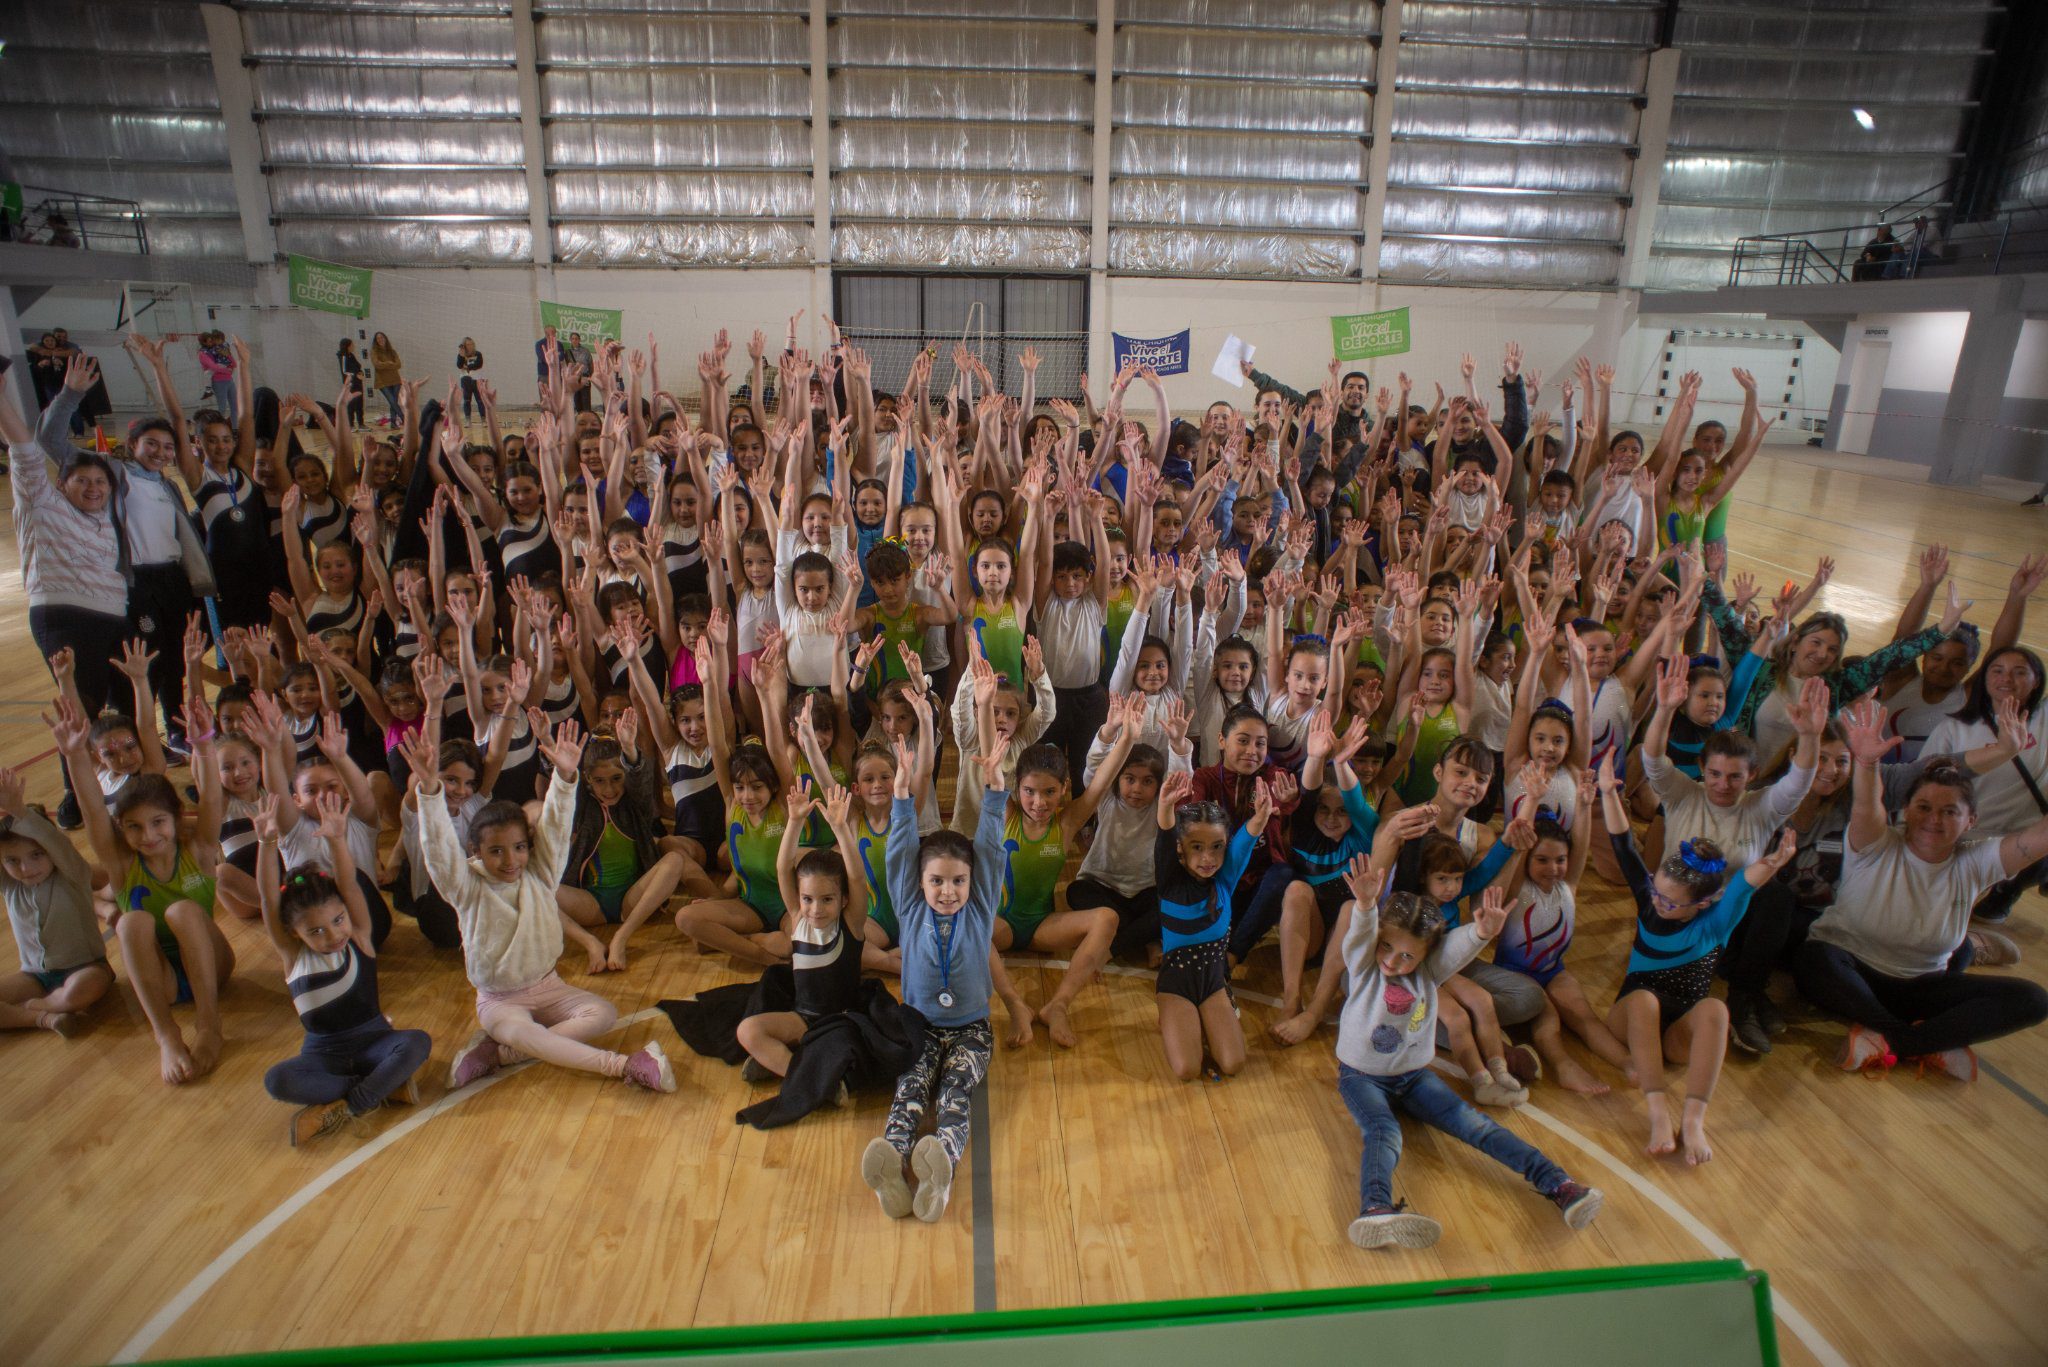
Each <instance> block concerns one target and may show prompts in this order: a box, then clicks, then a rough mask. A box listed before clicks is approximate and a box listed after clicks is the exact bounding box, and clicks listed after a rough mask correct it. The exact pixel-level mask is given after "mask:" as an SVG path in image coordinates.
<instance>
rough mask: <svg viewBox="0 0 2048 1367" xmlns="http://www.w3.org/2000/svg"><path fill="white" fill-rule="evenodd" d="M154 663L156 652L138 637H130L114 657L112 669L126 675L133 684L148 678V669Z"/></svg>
mask: <svg viewBox="0 0 2048 1367" xmlns="http://www.w3.org/2000/svg"><path fill="white" fill-rule="evenodd" d="M155 663H156V652H155V651H153V650H151V649H150V648H149V643H148V642H146V641H144V640H143V639H142V638H141V637H140V636H135V637H131V638H130V639H129V640H127V641H125V642H123V643H122V646H121V653H120V654H119V655H116V656H115V657H114V668H116V669H118V670H120V671H121V672H122V673H123V674H126V675H127V676H128V677H129V679H130V680H132V681H133V682H135V683H141V682H142V681H143V680H144V679H147V678H148V677H149V667H150V666H151V665H153V664H155Z"/></svg>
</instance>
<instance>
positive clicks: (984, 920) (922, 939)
mask: <svg viewBox="0 0 2048 1367" xmlns="http://www.w3.org/2000/svg"><path fill="white" fill-rule="evenodd" d="M1009 800H1010V795H1009V793H1007V792H1005V791H1004V790H1003V789H1000V788H990V789H989V790H987V791H986V792H984V793H983V794H982V795H981V820H980V822H979V824H978V825H977V826H976V827H975V831H974V881H973V884H972V886H971V888H970V890H969V893H968V897H967V905H965V906H963V907H962V908H960V910H959V911H957V912H955V913H954V914H952V915H951V916H941V915H939V914H938V913H937V912H935V911H933V910H932V907H931V903H929V902H927V901H925V900H924V885H923V880H922V879H921V878H920V877H919V876H918V873H919V869H918V859H917V847H918V846H919V844H921V843H922V840H923V837H922V836H921V835H920V834H919V833H918V829H917V804H916V803H914V802H912V801H911V800H910V799H909V798H904V797H899V798H897V799H895V800H894V801H893V802H892V803H891V804H890V807H889V869H888V877H889V900H890V901H891V902H893V903H894V904H895V907H896V922H897V925H898V927H899V928H900V930H901V932H902V933H901V935H900V936H899V937H898V938H899V940H900V941H901V944H902V946H903V1000H904V1002H905V1004H906V1005H909V1006H912V1007H914V1008H916V1009H917V1010H918V1011H920V1012H922V1013H923V1014H924V1018H925V1019H926V1020H928V1021H930V1022H931V1023H932V1024H933V1025H943V1026H962V1025H972V1024H974V1023H975V1022H976V1021H984V1020H987V1019H988V995H989V974H988V950H989V944H990V941H991V940H992V938H993V936H994V934H995V924H996V899H997V896H998V895H999V893H1000V892H1001V890H1002V884H1003V867H1004V865H1005V864H1006V863H1007V862H1008V856H1007V855H1006V854H1005V852H1004V850H1003V809H1004V806H1005V805H1006V804H1007V803H1008V802H1009ZM941 990H950V991H951V992H952V994H953V1006H952V1009H951V1010H947V1009H946V1008H945V1007H942V1006H940V1005H939V993H940V991H941Z"/></svg>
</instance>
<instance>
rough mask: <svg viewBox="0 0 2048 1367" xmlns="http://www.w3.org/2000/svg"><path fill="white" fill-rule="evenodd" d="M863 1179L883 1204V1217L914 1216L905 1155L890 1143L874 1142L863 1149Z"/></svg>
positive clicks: (882, 1140) (871, 1141)
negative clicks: (905, 1171)
mask: <svg viewBox="0 0 2048 1367" xmlns="http://www.w3.org/2000/svg"><path fill="white" fill-rule="evenodd" d="M860 1180H861V1181H863V1182H865V1183H867V1184H868V1189H869V1190H871V1191H873V1192H874V1193H875V1199H876V1200H877V1201H880V1202H881V1203H882V1214H884V1215H886V1216H888V1217H889V1218H890V1219H892V1220H900V1219H902V1218H903V1217H904V1216H906V1215H908V1214H910V1184H909V1183H908V1182H905V1181H904V1180H903V1155H902V1154H900V1153H898V1152H896V1150H895V1148H894V1146H892V1145H891V1144H890V1143H889V1141H888V1140H886V1139H882V1138H879V1137H877V1138H874V1139H870V1140H869V1141H868V1146H867V1148H865V1149H863V1150H861V1155H860Z"/></svg>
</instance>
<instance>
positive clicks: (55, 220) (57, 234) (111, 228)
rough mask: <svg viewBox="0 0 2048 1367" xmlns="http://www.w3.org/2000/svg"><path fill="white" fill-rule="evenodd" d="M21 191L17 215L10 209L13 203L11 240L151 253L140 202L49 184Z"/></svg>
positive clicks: (8, 228) (8, 229)
mask: <svg viewBox="0 0 2048 1367" xmlns="http://www.w3.org/2000/svg"><path fill="white" fill-rule="evenodd" d="M20 189H21V208H20V217H19V218H18V219H16V218H15V217H14V214H13V213H12V209H13V206H12V205H11V204H10V205H8V209H9V210H10V212H9V213H8V214H7V215H6V219H7V220H9V221H6V223H5V235H6V237H7V239H8V240H10V241H14V242H27V243H33V244H37V245H40V246H45V247H76V248H80V249H82V250H85V251H94V252H128V253H132V254H134V255H137V256H147V255H149V229H148V228H147V227H146V226H145V225H144V223H143V219H142V206H141V205H140V204H138V203H136V202H135V201H134V200H132V199H113V198H110V197H108V196H106V195H87V194H80V193H79V192H78V191H76V190H57V189H52V188H51V187H49V186H47V185H23V186H21V187H20ZM10 198H11V196H10Z"/></svg>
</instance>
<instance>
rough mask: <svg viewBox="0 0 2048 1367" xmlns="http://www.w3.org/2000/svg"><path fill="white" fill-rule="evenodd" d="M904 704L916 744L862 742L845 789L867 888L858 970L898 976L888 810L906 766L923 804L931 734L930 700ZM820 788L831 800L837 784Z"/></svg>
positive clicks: (914, 697) (910, 698) (912, 697)
mask: <svg viewBox="0 0 2048 1367" xmlns="http://www.w3.org/2000/svg"><path fill="white" fill-rule="evenodd" d="M904 701H905V702H906V703H907V704H908V705H909V707H910V709H911V711H912V712H913V713H915V714H916V717H917V743H916V745H915V746H912V745H909V744H906V743H905V742H903V741H902V740H900V739H899V740H897V741H896V742H895V743H894V744H893V745H891V744H890V743H888V742H886V741H870V742H868V743H867V744H866V745H863V746H862V747H861V748H860V753H859V754H857V755H855V756H854V759H853V782H852V783H851V784H850V785H848V786H849V787H851V788H852V790H853V802H852V810H851V812H850V813H849V816H848V823H847V824H848V826H849V828H850V834H851V836H852V840H853V859H852V863H853V865H854V866H855V867H856V868H858V869H859V870H860V871H861V876H862V879H863V881H864V882H865V883H866V884H867V907H868V914H867V924H866V925H865V926H863V927H862V930H861V938H862V939H863V940H864V941H865V942H866V943H865V945H864V946H863V948H862V950H861V966H862V967H863V968H865V969H867V970H868V971H869V972H873V973H891V974H901V973H902V972H903V949H902V946H901V944H900V943H899V939H898V934H897V923H896V905H895V902H894V900H893V899H891V897H890V896H889V812H890V803H891V801H892V800H893V799H894V797H895V795H896V771H897V770H898V769H900V768H903V767H905V766H908V767H909V770H910V773H911V775H912V778H911V794H910V795H911V800H912V801H915V802H920V803H921V802H922V801H923V798H924V793H925V791H926V790H928V789H929V788H930V787H931V781H932V769H933V764H932V755H933V750H934V746H935V736H934V733H933V730H932V704H931V699H930V698H929V697H927V696H926V695H925V694H923V693H919V692H916V691H910V692H906V693H905V694H904ZM823 786H824V796H825V800H826V802H828V803H830V802H832V801H834V800H835V798H836V795H837V793H838V792H839V788H840V785H839V784H838V783H837V781H828V782H827V783H825V784H824V785H823Z"/></svg>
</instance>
